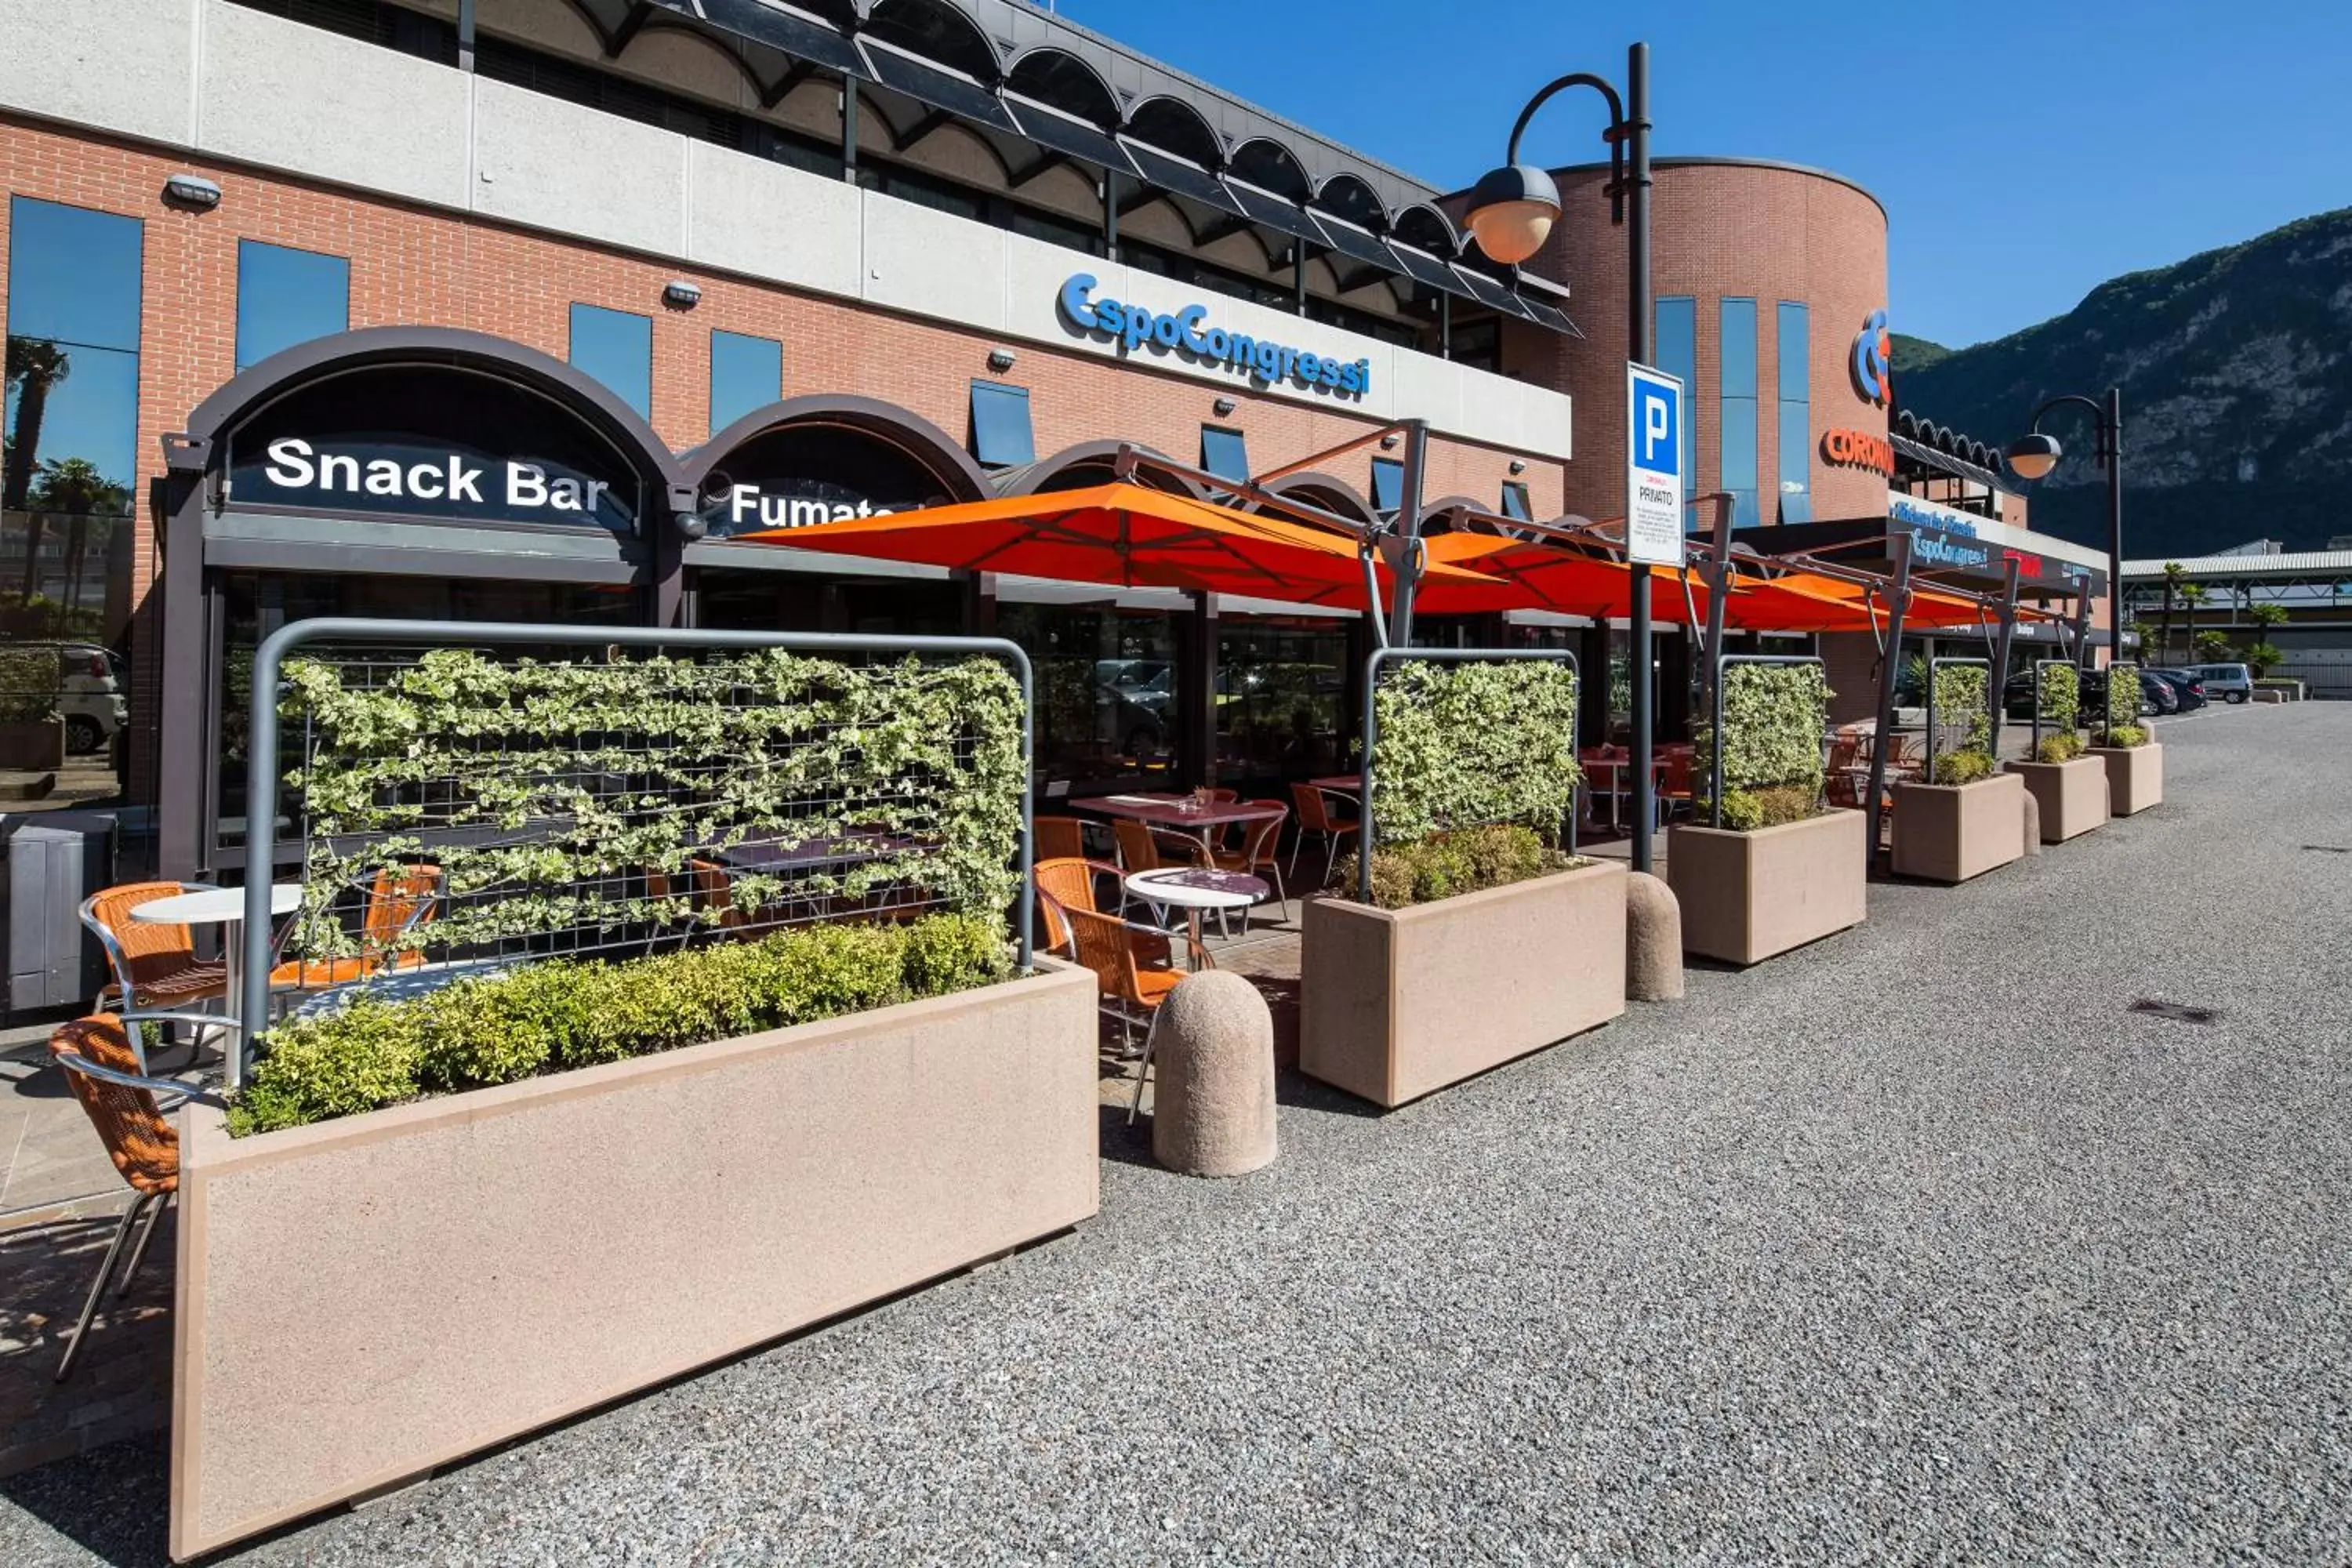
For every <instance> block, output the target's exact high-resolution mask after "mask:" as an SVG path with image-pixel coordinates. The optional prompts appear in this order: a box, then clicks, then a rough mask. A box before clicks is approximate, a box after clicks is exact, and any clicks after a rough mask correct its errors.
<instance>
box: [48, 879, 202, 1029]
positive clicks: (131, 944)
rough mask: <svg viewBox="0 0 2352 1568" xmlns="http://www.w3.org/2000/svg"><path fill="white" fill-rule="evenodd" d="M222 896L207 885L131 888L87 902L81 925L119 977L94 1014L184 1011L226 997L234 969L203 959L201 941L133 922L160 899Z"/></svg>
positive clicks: (173, 928) (180, 929)
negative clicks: (135, 913) (114, 1006)
mask: <svg viewBox="0 0 2352 1568" xmlns="http://www.w3.org/2000/svg"><path fill="white" fill-rule="evenodd" d="M216 891H218V889H215V888H214V887H213V886H212V885H211V884H210V883H206V882H125V883H123V884H121V886H120V887H114V888H105V889H100V890H99V891H98V892H95V893H92V894H91V895H90V896H89V898H87V899H85V900H82V906H81V923H82V924H84V925H86V926H88V927H89V929H90V930H91V931H93V932H94V933H96V935H97V937H98V944H99V946H100V947H102V948H104V949H105V950H106V963H107V967H108V968H109V969H110V971H111V972H112V973H113V975H114V979H113V981H112V982H111V983H110V984H107V985H104V986H101V987H100V990H99V993H98V999H97V1000H96V1002H94V1003H93V1004H92V1005H91V1010H92V1011H93V1012H102V1011H104V1010H105V1008H106V1005H107V1004H108V1002H109V1001H114V1002H116V1003H118V1004H119V1005H121V1006H124V1007H138V1008H149V1009H152V1008H155V1007H184V1006H186V1005H189V1004H191V1003H194V1002H209V1001H212V1000H214V999H215V997H220V996H225V995H226V994H227V992H228V965H227V964H226V963H225V962H224V961H222V960H220V959H217V958H198V957H197V956H196V942H195V938H194V936H192V935H190V934H189V931H188V928H187V927H186V926H184V925H152V924H149V923H148V922H146V921H135V920H132V919H131V910H135V909H137V908H138V907H139V906H140V905H142V904H148V903H152V902H154V901H155V900H157V899H170V898H176V897H178V896H179V895H180V894H182V893H198V892H216Z"/></svg>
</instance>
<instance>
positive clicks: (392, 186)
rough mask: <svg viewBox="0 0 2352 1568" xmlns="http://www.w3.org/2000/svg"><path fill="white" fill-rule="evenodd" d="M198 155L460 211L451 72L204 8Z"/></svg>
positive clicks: (311, 31)
mask: <svg viewBox="0 0 2352 1568" xmlns="http://www.w3.org/2000/svg"><path fill="white" fill-rule="evenodd" d="M200 74H201V83H200V92H201V98H200V102H199V108H198V111H197V130H196V134H197V145H199V146H201V147H202V148H203V149H204V150H205V152H207V153H219V154H220V155H222V156H223V157H227V158H236V159H239V160H242V161H244V162H247V163H259V164H262V165H264V166H266V167H268V168H274V169H285V170H289V171H291V172H293V173H295V174H308V175H310V176H312V177H313V178H317V179H321V180H330V181H332V182H334V183H335V184H344V185H355V186H358V187H360V188H362V189H364V190H370V191H382V192H387V193H390V194H391V195H398V196H405V197H408V198H410V199H412V200H415V201H421V202H429V203H432V204H434V205H440V206H453V207H463V206H464V205H466V125H467V110H466V83H467V80H468V79H467V77H465V76H463V75H461V74H460V73H458V72H457V71H455V70H450V69H448V68H445V67H442V66H437V65H434V64H431V63H430V62H428V61H425V60H420V59H413V58H410V57H408V56H406V55H402V54H395V53H394V52H393V51H392V50H390V49H380V48H377V47H375V46H373V44H364V43H362V42H360V41H359V40H358V39H356V38H346V37H342V36H341V35H340V34H336V33H330V32H326V31H324V30H322V29H320V28H318V27H310V26H303V25H302V24H301V23H299V22H288V21H283V20H281V19H279V18H278V17H276V16H267V15H265V14H264V13H262V12H259V11H254V10H249V9H247V7H245V6H243V5H229V4H228V3H227V0H205V12H204V40H203V58H202V60H201V67H200Z"/></svg>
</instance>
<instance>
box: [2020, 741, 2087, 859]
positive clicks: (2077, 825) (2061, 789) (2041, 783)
mask: <svg viewBox="0 0 2352 1568" xmlns="http://www.w3.org/2000/svg"><path fill="white" fill-rule="evenodd" d="M2009 771H2010V772H2011V773H2015V774H2017V775H2018V776H2019V777H2020V778H2022V779H2023V780H2024V781H2025V787H2026V788H2027V789H2029V790H2031V791H2032V792H2033V802H2034V804H2035V805H2037V806H2039V807H2040V808H2041V811H2042V843H2044V844H2063V843H2065V842H2066V840H2068V839H2069V838H2077V837H2081V836H2082V835H2084V834H2085V833H2088V832H2090V831H2091V829H2093V828H2094V827H2104V826H2106V821H2107V764H2106V763H2103V762H2101V761H2100V760H2099V759H2098V758H2096V757H2093V756H2082V757H2076V758H2075V759H2074V761H2073V762H2071V763H2010V764H2009Z"/></svg>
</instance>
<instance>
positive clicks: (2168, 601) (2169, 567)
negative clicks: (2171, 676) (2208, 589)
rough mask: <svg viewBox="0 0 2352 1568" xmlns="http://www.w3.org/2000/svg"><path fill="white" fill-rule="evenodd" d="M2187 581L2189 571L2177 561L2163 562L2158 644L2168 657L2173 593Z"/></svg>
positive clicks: (2170, 646) (2170, 640)
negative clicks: (2161, 630)
mask: <svg viewBox="0 0 2352 1568" xmlns="http://www.w3.org/2000/svg"><path fill="white" fill-rule="evenodd" d="M2188 581H2189V571H2188V569H2187V568H2186V567H2184V566H2182V565H2181V564H2180V563H2179V562H2178V561H2168V562H2166V563H2164V640H2163V642H2161V643H2160V644H2158V647H2161V648H2163V650H2164V657H2166V658H2170V657H2171V653H2172V600H2173V595H2176V594H2178V593H2179V592H2180V590H2181V587H2182V586H2183V584H2186V583H2187V582H2188Z"/></svg>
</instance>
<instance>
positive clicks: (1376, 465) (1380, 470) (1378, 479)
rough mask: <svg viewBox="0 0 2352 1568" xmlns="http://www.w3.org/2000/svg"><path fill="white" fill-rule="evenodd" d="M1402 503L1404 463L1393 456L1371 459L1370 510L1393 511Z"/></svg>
mask: <svg viewBox="0 0 2352 1568" xmlns="http://www.w3.org/2000/svg"><path fill="white" fill-rule="evenodd" d="M1402 505H1404V465H1403V464H1402V463H1400V462H1398V461H1397V460H1396V459H1395V458H1373V459H1372V510H1374V511H1394V510H1397V508H1399V507H1401V506H1402Z"/></svg>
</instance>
